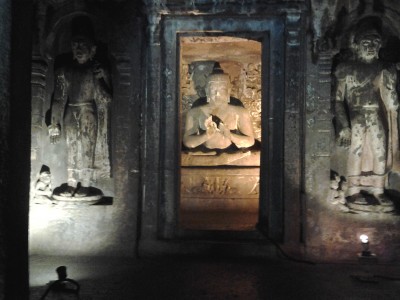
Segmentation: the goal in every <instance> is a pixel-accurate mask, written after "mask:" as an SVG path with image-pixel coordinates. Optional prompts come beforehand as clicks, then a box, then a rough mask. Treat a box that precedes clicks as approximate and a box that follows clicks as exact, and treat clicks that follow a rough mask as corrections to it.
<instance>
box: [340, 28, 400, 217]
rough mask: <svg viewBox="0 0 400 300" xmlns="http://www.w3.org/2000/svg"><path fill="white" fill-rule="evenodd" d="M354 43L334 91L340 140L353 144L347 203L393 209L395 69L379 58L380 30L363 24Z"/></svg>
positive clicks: (395, 151) (395, 150)
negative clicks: (388, 186)
mask: <svg viewBox="0 0 400 300" xmlns="http://www.w3.org/2000/svg"><path fill="white" fill-rule="evenodd" d="M352 46H353V51H354V55H355V57H354V59H353V60H350V61H347V62H343V63H341V64H339V65H338V66H337V68H336V71H335V79H336V87H335V94H334V97H335V109H336V124H337V131H338V142H339V145H341V146H344V147H347V148H348V152H347V155H348V157H347V170H346V174H345V177H346V180H347V184H348V190H347V199H348V200H347V205H348V206H349V207H350V208H354V209H358V210H360V206H363V207H366V206H368V205H371V204H373V205H380V206H385V207H386V208H384V209H383V208H382V209H379V211H385V212H388V211H392V210H393V209H394V208H393V202H392V200H391V199H389V197H388V196H387V195H386V194H385V182H386V179H387V174H388V172H389V171H391V170H394V169H397V160H398V158H397V154H398V130H397V128H398V124H397V109H398V97H397V93H396V89H395V85H396V70H395V69H394V67H392V66H388V65H386V64H385V63H383V62H382V61H381V60H380V59H379V57H378V54H379V49H380V47H381V36H380V33H379V31H378V30H377V29H375V28H372V27H371V26H365V25H363V26H359V27H358V28H357V30H356V32H355V34H354V40H353V45H352ZM365 210H369V208H368V209H365Z"/></svg>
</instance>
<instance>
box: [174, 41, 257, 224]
mask: <svg viewBox="0 0 400 300" xmlns="http://www.w3.org/2000/svg"><path fill="white" fill-rule="evenodd" d="M261 48H262V45H261V42H259V41H257V40H253V39H248V38H243V37H237V36H229V35H211V36H198V35H197V36H196V35H193V34H190V35H181V36H180V37H179V49H180V57H179V61H180V63H179V73H180V84H179V86H180V88H179V90H180V97H179V99H180V119H181V137H182V136H184V135H185V130H186V129H188V130H190V128H189V126H186V125H187V124H185V122H186V120H185V118H186V116H187V115H189V116H191V117H190V120H191V121H192V120H193V121H195V124H193V125H194V126H201V125H199V123H202V124H203V123H204V122H203V120H200V119H201V116H203V109H205V107H206V106H207V105H208V104H207V101H208V100H207V97H206V91H205V89H206V84H207V81H208V78H209V75H210V74H211V72H212V71H213V67H214V65H215V63H219V65H220V67H221V69H222V71H223V72H224V73H226V74H227V75H229V81H230V84H231V90H230V103H229V105H228V107H227V109H228V110H229V109H232V110H233V111H232V112H228V113H227V114H225V117H226V118H225V120H219V118H218V117H217V116H214V115H213V114H211V116H212V117H213V118H217V119H218V120H219V121H220V122H222V123H226V120H227V119H229V118H230V117H235V118H236V122H234V123H236V124H238V127H240V123H241V122H242V123H243V122H244V121H243V120H238V118H239V117H240V118H246V116H250V117H249V120H248V124H249V128H250V129H251V134H252V135H254V139H255V142H254V144H253V145H252V146H246V147H243V148H238V147H236V145H235V144H234V143H232V144H231V146H229V147H228V148H225V149H218V148H217V149H215V148H212V149H211V148H208V147H207V146H204V144H202V145H200V146H198V147H195V148H188V147H186V146H185V144H184V143H183V144H182V151H181V157H180V166H181V168H180V175H181V176H180V179H181V185H180V186H181V188H180V201H179V217H178V218H179V220H178V226H179V227H180V228H181V229H184V230H233V231H252V230H255V229H256V224H257V222H258V216H259V182H260V154H261V98H262V95H261V90H262V89H261V73H262V72H261V67H262V66H261ZM237 107H241V108H239V110H240V113H237V112H236V110H235V109H236V108H237ZM242 107H244V108H243V109H242ZM196 109H197V111H196ZM198 112H200V115H198ZM242 112H243V113H244V115H243V116H241V113H242ZM192 115H193V118H192ZM198 117H199V118H198ZM217 122H218V121H217ZM214 124H215V123H214ZM236 124H235V125H236ZM224 126H225V124H224ZM190 127H192V128H193V126H192V125H190ZM199 130H200V131H201V130H202V129H199ZM218 130H219V129H218ZM231 132H236V133H237V134H238V135H239V138H241V137H246V136H245V135H244V134H243V133H242V132H240V129H239V128H238V129H236V130H234V131H232V128H231ZM199 134H200V133H199V132H198V133H197V134H196V135H197V136H199ZM203 134H205V133H203ZM221 136H222V135H221Z"/></svg>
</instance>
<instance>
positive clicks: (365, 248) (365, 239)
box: [360, 234, 372, 257]
mask: <svg viewBox="0 0 400 300" xmlns="http://www.w3.org/2000/svg"><path fill="white" fill-rule="evenodd" d="M360 241H361V244H362V247H363V251H362V252H361V256H364V257H365V256H372V253H371V251H369V238H368V235H366V234H362V235H360Z"/></svg>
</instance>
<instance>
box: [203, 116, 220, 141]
mask: <svg viewBox="0 0 400 300" xmlns="http://www.w3.org/2000/svg"><path fill="white" fill-rule="evenodd" d="M204 125H205V127H206V134H207V137H208V138H211V137H212V136H213V135H215V133H216V132H217V131H218V127H217V123H215V122H214V121H213V120H212V116H209V117H208V118H207V119H206V120H205V122H204Z"/></svg>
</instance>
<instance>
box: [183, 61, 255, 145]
mask: <svg viewBox="0 0 400 300" xmlns="http://www.w3.org/2000/svg"><path fill="white" fill-rule="evenodd" d="M230 90H231V83H230V80H229V75H228V74H226V73H224V72H223V70H222V69H221V67H220V65H219V63H216V64H215V66H214V69H213V72H212V73H211V74H210V75H209V77H208V79H207V85H206V97H204V98H199V99H197V100H196V101H195V102H194V103H193V105H192V108H191V109H190V110H189V111H188V113H187V115H186V123H185V129H184V135H183V144H184V146H186V147H187V148H188V149H190V150H197V151H203V152H208V151H212V150H217V151H222V152H234V151H237V150H239V149H246V148H249V147H251V146H253V145H254V142H255V139H254V132H253V125H252V120H251V116H250V114H249V112H248V111H247V110H246V108H245V107H244V106H243V104H242V102H241V101H240V100H238V99H235V98H233V97H230Z"/></svg>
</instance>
